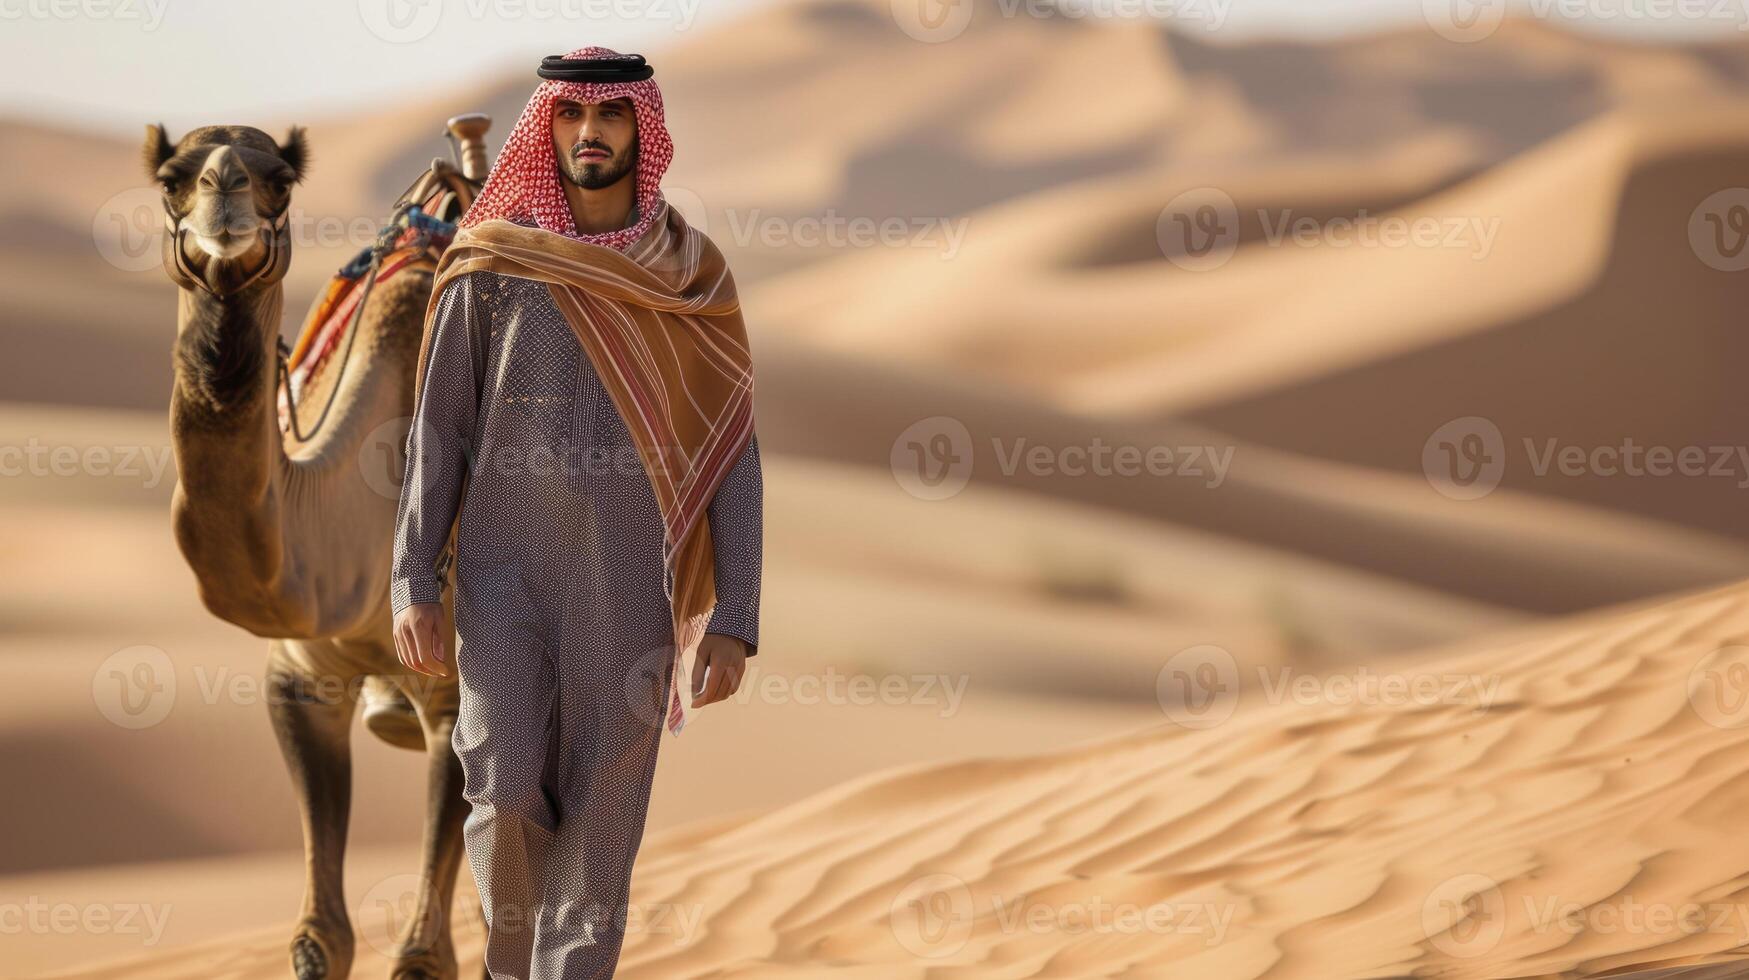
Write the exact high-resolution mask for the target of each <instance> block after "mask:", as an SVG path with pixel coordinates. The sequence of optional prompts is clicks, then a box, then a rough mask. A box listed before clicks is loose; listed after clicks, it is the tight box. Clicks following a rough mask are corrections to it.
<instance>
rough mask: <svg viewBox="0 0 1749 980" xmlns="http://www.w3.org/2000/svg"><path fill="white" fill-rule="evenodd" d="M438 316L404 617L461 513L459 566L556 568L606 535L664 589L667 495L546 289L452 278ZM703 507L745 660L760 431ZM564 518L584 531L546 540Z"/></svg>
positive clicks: (718, 617)
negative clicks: (661, 510) (663, 499)
mask: <svg viewBox="0 0 1749 980" xmlns="http://www.w3.org/2000/svg"><path fill="white" fill-rule="evenodd" d="M433 317H434V319H433V322H432V324H431V330H432V331H433V334H432V338H431V344H432V347H431V351H430V354H429V355H428V357H427V363H426V374H425V378H424V382H423V384H424V389H423V392H422V396H421V401H420V404H419V406H418V408H417V410H416V413H415V416H414V419H413V423H412V426H411V429H410V431H409V433H408V440H407V469H406V476H405V480H404V482H403V484H402V488H401V499H400V506H399V513H398V516H397V518H396V526H395V546H394V563H393V568H392V571H391V579H390V605H391V608H392V609H393V610H394V612H395V613H396V614H399V613H400V612H401V610H402V609H404V608H406V607H407V606H409V605H411V604H413V603H416V602H437V601H439V598H440V596H441V591H442V585H441V583H440V580H439V577H438V574H437V570H436V563H437V558H438V556H439V554H440V553H441V552H442V550H443V546H444V543H445V541H446V540H447V537H448V534H449V527H450V522H451V520H452V519H453V518H454V516H455V514H456V513H457V508H458V507H460V508H461V511H462V521H461V526H460V528H459V529H458V532H457V549H456V550H457V554H456V561H457V564H458V573H459V571H460V567H461V566H464V565H468V564H470V563H471V564H474V565H478V564H479V563H480V561H479V560H491V561H498V562H502V561H504V560H506V559H515V560H517V561H520V562H523V563H525V567H528V568H529V569H530V570H531V571H532V570H534V569H535V568H540V567H544V566H547V565H549V564H553V563H564V562H574V563H579V564H589V560H588V559H589V557H590V556H584V555H578V554H569V553H565V552H566V550H567V549H569V548H574V547H577V546H585V547H586V546H588V544H589V543H592V542H595V543H600V544H602V545H603V547H602V548H601V549H600V550H601V551H602V552H603V553H604V554H603V555H599V556H594V557H595V559H596V560H598V561H599V560H602V559H604V558H605V559H607V560H609V562H610V563H611V562H613V561H638V562H647V563H650V565H651V568H653V569H655V570H656V581H657V582H658V583H659V582H660V571H659V569H660V564H661V544H660V541H661V538H660V533H661V532H660V524H659V522H657V523H655V524H652V521H651V519H652V517H653V515H654V514H655V500H654V494H653V493H652V492H651V490H650V489H649V481H648V477H647V476H643V475H642V471H641V470H640V469H639V468H638V466H639V464H638V463H637V460H638V455H637V449H636V446H635V444H634V443H633V442H632V440H631V437H630V433H629V432H628V431H627V430H626V428H625V423H624V421H623V420H622V419H620V417H619V414H618V411H617V409H616V408H615V407H614V405H613V403H612V399H611V398H610V397H609V396H608V394H607V392H606V389H605V388H604V387H603V386H602V383H601V380H600V378H599V377H598V376H597V375H596V373H595V371H594V368H593V366H592V364H591V363H590V361H589V358H588V356H587V355H585V354H584V353H583V351H582V349H581V347H580V346H579V345H578V344H577V342H576V339H575V336H574V335H573V334H571V332H570V327H569V325H568V324H566V323H565V322H564V317H563V314H561V313H560V312H559V311H558V308H557V307H556V306H555V305H554V304H553V302H552V299H551V296H550V294H549V293H548V292H547V289H546V287H545V286H544V285H542V284H540V283H536V282H531V281H529V280H524V279H517V278H515V277H510V276H500V275H497V274H495V273H490V272H471V273H468V274H466V275H462V276H459V277H457V278H455V279H454V280H452V281H451V282H450V283H449V284H448V285H447V286H446V287H445V289H444V292H443V295H442V296H440V297H439V298H438V303H437V307H436V309H435V311H434V313H433ZM547 470H558V471H560V472H559V473H558V474H557V475H555V474H554V473H551V472H546V471H547ZM565 471H569V476H568V477H567V476H566V475H565ZM464 476H466V477H467V483H466V487H465V492H466V500H465V501H464V500H463V499H462V497H463V493H464V482H463V478H464ZM640 483H641V488H640ZM640 489H641V498H640V497H639V491H640ZM531 498H538V499H531ZM707 514H708V519H709V521H710V527H711V534H712V542H713V544H714V550H715V559H716V591H717V606H716V609H715V611H714V613H713V614H712V617H711V620H710V623H709V625H708V626H707V627H706V629H707V632H711V633H721V634H727V635H730V636H735V637H738V638H740V639H741V640H743V641H744V642H745V643H746V644H747V647H748V654H749V655H754V654H757V652H758V645H759V586H760V579H761V559H762V542H763V517H764V513H763V479H762V469H761V465H760V456H759V442H758V436H757V434H755V435H754V436H753V438H751V439H750V440H749V441H748V444H747V447H746V448H745V450H743V452H742V454H741V456H740V458H739V459H738V460H737V461H736V464H735V466H734V467H733V468H731V469H730V471H729V473H728V474H727V476H725V477H724V479H723V482H722V483H721V484H720V485H719V486H718V488H717V492H716V495H715V496H714V497H713V498H712V499H711V503H710V506H709V509H708V511H707ZM579 522H581V523H580V524H579ZM555 526H562V527H563V528H565V529H570V530H575V531H576V533H575V534H571V535H558V536H556V537H549V536H547V534H546V531H547V529H549V528H553V527H555ZM652 530H653V531H654V536H652V533H651V532H652ZM512 539H522V540H523V541H524V542H525V547H522V548H519V547H517V546H515V545H511V544H509V543H508V542H509V541H510V540H512ZM609 539H612V541H611V546H609ZM544 545H550V547H543V546H544ZM607 553H611V554H607ZM476 559H478V560H476ZM543 577H545V578H548V579H549V580H551V579H552V577H551V576H543ZM623 580H624V581H627V582H631V581H634V580H635V581H641V582H646V583H647V581H648V578H647V576H637V577H635V578H634V577H625V578H624V579H623ZM606 587H607V588H609V589H610V588H611V585H609V586H606ZM646 588H647V586H646ZM657 588H658V595H659V594H660V591H659V590H660V586H659V584H658V587H657ZM646 598H647V597H646ZM663 602H664V603H665V602H666V599H665V598H664V599H663ZM645 605H646V606H647V605H648V603H646V604H645ZM458 625H459V624H458Z"/></svg>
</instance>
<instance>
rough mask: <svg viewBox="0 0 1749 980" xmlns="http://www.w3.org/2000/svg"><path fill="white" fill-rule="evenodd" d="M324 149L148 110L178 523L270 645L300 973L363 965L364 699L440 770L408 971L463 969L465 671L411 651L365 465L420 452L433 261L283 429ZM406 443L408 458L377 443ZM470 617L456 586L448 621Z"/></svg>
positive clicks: (248, 624) (372, 308) (209, 573)
mask: <svg viewBox="0 0 1749 980" xmlns="http://www.w3.org/2000/svg"><path fill="white" fill-rule="evenodd" d="M476 118H483V117H476ZM471 151H472V154H473V155H474V157H475V158H474V159H472V160H471V161H469V162H471V163H473V164H475V167H474V168H471V169H480V170H482V171H483V144H480V145H478V146H475V147H472V148H471ZM308 157H309V152H308V148H307V140H306V136H305V132H304V130H303V129H302V128H301V127H293V128H292V130H291V131H290V134H289V135H288V137H287V138H286V140H285V142H284V143H278V142H275V141H274V139H273V138H272V137H270V136H268V135H267V134H266V133H264V132H262V131H261V130H258V129H254V128H251V127H247V126H206V127H202V128H199V129H195V130H193V131H192V132H189V133H187V134H186V135H184V136H183V137H182V139H181V140H180V141H178V142H176V143H174V144H173V143H172V142H171V141H170V138H169V136H168V135H167V134H166V132H165V130H164V128H163V127H162V126H156V125H154V126H147V127H146V145H145V164H146V169H147V171H148V173H149V174H150V175H151V177H152V179H153V180H155V181H156V182H157V183H158V184H159V185H160V186H161V187H162V188H163V190H164V205H165V209H166V211H167V217H168V225H169V227H170V233H169V234H168V235H167V237H166V242H165V249H164V252H165V260H164V261H165V270H166V272H168V273H169V275H170V277H171V279H172V281H174V282H175V283H176V284H177V285H178V286H179V287H180V296H179V301H178V304H177V324H176V341H175V350H174V356H173V360H174V370H175V382H174V385H173V388H172V391H171V401H170V433H171V441H172V447H173V451H174V452H175V456H176V469H177V473H178V476H179V480H178V483H177V485H176V488H175V493H174V497H173V500H172V503H171V519H172V524H173V528H174V533H175V538H176V542H177V545H178V547H179V549H180V550H181V552H182V554H183V556H184V557H185V559H186V560H187V562H188V565H189V567H190V568H191V569H193V571H194V574H195V578H196V581H197V583H198V586H199V594H200V600H201V602H202V603H203V604H204V605H205V607H206V608H207V609H208V610H209V611H211V612H212V613H213V614H214V615H216V616H218V617H220V618H221V619H224V620H226V621H229V622H231V623H235V624H236V625H238V626H240V627H242V628H244V629H246V630H248V631H249V632H251V633H254V634H255V635H257V636H260V637H264V638H266V639H267V641H268V644H267V647H268V652H267V665H266V691H267V692H268V696H267V697H266V698H265V700H266V701H267V702H268V712H269V716H270V719H271V722H272V725H273V729H274V732H275V734H276V736H277V738H278V741H279V745H280V749H281V752H282V754H283V756H284V758H285V763H286V767H287V769H288V770H289V771H290V774H291V777H292V783H293V786H294V789H295V792H296V794H297V798H298V803H299V807H300V809H301V811H302V822H303V833H304V854H305V873H306V879H305V889H304V903H303V910H302V914H301V917H300V918H299V920H298V922H297V925H296V927H295V928H294V930H293V933H292V939H291V944H290V959H291V967H292V974H293V975H294V976H295V977H297V978H298V980H328V978H343V977H346V976H348V975H349V974H350V972H351V967H352V961H353V956H354V933H353V928H352V923H351V921H350V919H349V916H348V914H347V907H346V900H345V895H344V891H343V887H342V866H343V862H344V857H345V850H346V831H347V819H348V811H349V807H350V799H351V780H352V765H351V748H350V733H351V728H352V720H353V716H354V713H355V711H356V709H357V707H358V704H359V702H360V701H363V702H364V703H365V705H366V723H367V727H368V729H369V730H370V731H372V732H373V733H375V734H377V735H378V736H379V737H381V738H384V739H385V740H386V741H389V742H391V743H392V744H396V745H399V746H401V747H405V748H410V749H416V750H421V751H423V752H424V753H425V759H426V768H427V774H428V778H429V792H428V794H427V811H426V818H425V823H424V829H423V833H424V839H423V853H422V858H421V869H420V875H419V880H420V886H419V888H418V894H417V895H416V896H415V897H414V900H413V908H412V909H411V914H410V916H409V918H408V920H407V921H406V923H405V925H404V927H403V928H402V929H401V930H400V933H399V935H398V936H397V939H396V943H397V945H396V948H395V950H394V954H393V956H392V963H393V968H392V972H391V974H390V975H391V976H392V977H395V978H403V980H453V978H454V977H456V975H457V971H458V968H457V962H456V955H455V948H454V944H453V939H452V937H451V930H450V923H451V919H452V917H451V916H450V915H448V914H447V912H448V910H449V904H450V901H451V898H452V895H453V893H454V890H455V882H456V875H457V870H458V866H459V864H460V861H461V858H462V856H463V844H462V836H461V830H462V824H463V821H464V819H465V818H466V816H467V811H468V805H467V803H466V801H464V800H463V798H462V771H461V766H460V763H459V762H458V761H457V759H456V757H455V753H454V752H453V750H452V749H451V746H450V737H451V732H452V730H453V727H454V724H455V718H456V710H457V707H458V703H459V698H458V693H457V688H456V683H455V680H454V676H453V671H452V673H451V676H450V677H447V678H442V677H432V676H429V675H424V674H417V673H413V672H410V671H408V670H406V668H404V667H402V665H401V664H400V662H399V660H398V659H397V658H396V655H395V646H394V641H393V638H392V636H391V633H390V621H391V615H390V607H389V572H390V561H391V558H392V551H393V533H394V524H395V515H396V505H397V500H396V497H395V495H393V494H392V493H391V494H386V493H384V492H383V491H382V489H381V487H382V481H380V480H375V481H371V480H367V479H366V474H365V467H366V466H367V465H387V466H390V467H392V468H393V472H394V474H395V476H396V477H397V479H398V477H399V475H400V473H401V468H402V467H404V465H405V463H404V459H405V448H406V445H405V439H404V434H405V432H406V431H407V429H406V424H407V422H408V418H409V416H410V415H411V414H412V407H413V406H412V400H413V398H412V395H413V370H414V367H415V364H416V359H417V356H418V347H419V341H420V336H421V331H422V329H423V320H424V316H425V310H426V304H427V300H428V299H429V297H430V294H431V271H432V270H431V269H430V268H417V269H408V270H403V271H402V272H401V273H398V274H397V275H396V276H394V277H393V278H390V279H385V280H383V281H382V282H380V283H379V284H378V285H377V287H376V289H375V292H374V294H373V295H371V296H370V298H369V303H368V304H367V306H366V310H365V312H364V314H363V315H362V316H361V317H360V318H359V319H358V321H357V324H356V326H355V328H354V329H355V330H356V336H355V338H354V341H353V346H352V347H351V349H350V350H349V354H350V356H349V357H348V358H346V360H345V363H344V364H343V366H342V367H341V370H339V371H338V372H334V371H329V372H328V373H330V374H334V373H338V374H339V376H340V380H339V381H338V382H337V383H336V386H335V387H334V389H333V392H332V394H333V396H334V402H333V404H332V406H331V408H330V409H329V411H328V414H327V415H326V416H324V417H323V422H322V424H321V426H320V428H319V430H318V431H316V432H313V433H308V434H307V438H308V440H309V441H307V442H304V441H300V440H299V439H297V438H295V437H286V436H282V434H281V431H280V427H279V418H278V408H277V395H278V389H277V384H278V371H277V368H278V365H279V361H278V359H277V354H278V353H279V350H280V348H279V343H280V341H279V324H280V313H281V305H282V301H283V289H282V284H281V280H282V279H283V278H284V276H285V274H286V270H287V268H288V266H289V263H290V259H291V254H290V253H291V242H290V235H289V230H288V224H289V222H288V221H287V218H286V216H287V212H288V208H289V207H290V203H291V194H292V188H293V186H294V185H295V184H297V183H298V182H300V181H301V180H302V179H303V177H304V175H305V171H306V169H307V161H308ZM439 164H442V161H434V167H437V166H438V165H439ZM452 173H453V171H452ZM468 176H469V177H470V178H471V177H474V176H475V175H474V174H472V173H470V174H468ZM480 176H483V173H482V174H481V175H480ZM318 407H319V406H318ZM300 418H301V416H300ZM305 424H306V425H307V424H308V422H306V423H305ZM385 433H394V434H395V437H388V436H385ZM288 443H290V445H288ZM391 453H392V455H393V459H392V460H386V461H384V460H373V456H374V457H383V456H387V455H390V454H391ZM373 482H374V483H375V486H373V485H372V484H373ZM397 485H398V483H397ZM452 615H453V614H452V611H451V609H450V604H449V603H448V602H447V601H446V603H445V618H446V620H447V621H448V622H449V624H450V628H451V629H452V632H451V634H450V635H453V619H452V618H450V617H451V616H452Z"/></svg>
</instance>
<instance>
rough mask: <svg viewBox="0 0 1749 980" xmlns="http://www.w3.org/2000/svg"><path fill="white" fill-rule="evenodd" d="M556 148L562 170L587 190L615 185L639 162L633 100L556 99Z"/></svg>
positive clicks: (554, 130)
mask: <svg viewBox="0 0 1749 980" xmlns="http://www.w3.org/2000/svg"><path fill="white" fill-rule="evenodd" d="M553 152H554V153H555V155H557V157H558V160H559V170H560V171H561V172H562V173H564V175H565V178H566V179H567V180H569V181H570V182H571V183H573V184H576V185H577V186H578V187H581V188H584V189H585V190H592V191H593V190H600V189H601V188H603V187H609V186H612V185H613V184H614V183H616V182H618V181H620V180H621V179H623V178H624V177H625V176H626V175H627V174H629V173H631V172H632V171H633V170H635V169H636V168H637V165H638V119H637V116H636V115H635V114H634V113H633V110H632V100H631V99H627V98H619V99H609V100H607V101H606V102H601V103H596V104H592V105H585V104H584V103H581V102H572V101H571V100H569V99H559V100H557V101H556V102H554V103H553Z"/></svg>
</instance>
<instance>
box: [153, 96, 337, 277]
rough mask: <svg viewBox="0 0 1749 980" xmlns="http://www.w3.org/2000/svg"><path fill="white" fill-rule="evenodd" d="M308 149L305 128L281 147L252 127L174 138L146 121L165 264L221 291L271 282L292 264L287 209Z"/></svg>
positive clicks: (298, 129) (216, 128) (171, 270)
mask: <svg viewBox="0 0 1749 980" xmlns="http://www.w3.org/2000/svg"><path fill="white" fill-rule="evenodd" d="M308 159H309V151H308V149H307V147H306V146H305V142H304V131H303V128H302V127H298V126H294V127H292V130H291V134H290V135H289V136H287V137H286V141H285V143H284V144H283V145H281V144H279V143H275V142H274V141H273V138H272V137H271V136H268V135H267V134H266V133H263V132H262V131H261V130H259V129H254V128H251V127H249V126H203V127H201V128H199V129H196V130H194V131H192V132H190V133H188V134H187V135H186V136H184V137H182V139H181V141H180V142H177V143H174V144H172V143H171V142H170V137H169V135H168V134H166V133H165V132H164V127H163V126H156V125H153V126H147V127H146V147H145V162H146V172H147V173H148V174H150V175H151V177H152V179H153V180H155V181H157V182H158V186H160V187H162V188H163V190H164V210H165V213H166V215H167V216H168V221H169V231H170V233H169V234H168V235H166V236H165V246H164V268H165V271H166V272H168V273H169V274H170V278H172V279H174V280H176V282H177V283H178V284H179V285H181V286H182V287H184V288H186V289H195V288H199V289H204V290H206V291H208V292H210V293H213V294H215V295H218V296H225V295H229V294H231V293H235V292H238V291H239V290H242V289H244V288H247V287H253V286H262V285H270V284H272V283H275V282H278V281H279V280H280V279H281V278H283V277H284V276H285V273H286V269H287V268H288V267H289V266H290V263H291V240H290V238H291V236H290V222H289V220H288V210H289V208H290V206H291V190H292V185H293V184H296V183H297V182H298V181H300V180H302V179H303V176H304V168H305V165H306V163H307V162H308Z"/></svg>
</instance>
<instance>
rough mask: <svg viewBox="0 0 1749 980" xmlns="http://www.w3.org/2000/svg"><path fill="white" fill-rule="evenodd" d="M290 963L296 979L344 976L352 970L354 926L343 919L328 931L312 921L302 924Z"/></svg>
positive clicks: (326, 979) (295, 935) (327, 979)
mask: <svg viewBox="0 0 1749 980" xmlns="http://www.w3.org/2000/svg"><path fill="white" fill-rule="evenodd" d="M291 965H292V976H293V977H296V978H297V980H345V978H346V977H347V976H348V975H349V974H351V973H352V927H351V926H350V925H349V924H348V923H344V922H342V923H339V924H338V925H337V926H336V927H335V928H334V929H333V930H332V931H328V930H326V929H324V928H323V927H322V925H321V924H319V923H316V922H312V921H305V922H303V923H301V924H299V926H298V930H297V932H295V933H293V934H292V941H291Z"/></svg>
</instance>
